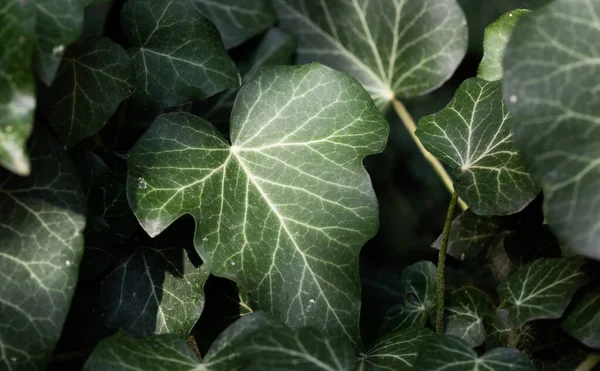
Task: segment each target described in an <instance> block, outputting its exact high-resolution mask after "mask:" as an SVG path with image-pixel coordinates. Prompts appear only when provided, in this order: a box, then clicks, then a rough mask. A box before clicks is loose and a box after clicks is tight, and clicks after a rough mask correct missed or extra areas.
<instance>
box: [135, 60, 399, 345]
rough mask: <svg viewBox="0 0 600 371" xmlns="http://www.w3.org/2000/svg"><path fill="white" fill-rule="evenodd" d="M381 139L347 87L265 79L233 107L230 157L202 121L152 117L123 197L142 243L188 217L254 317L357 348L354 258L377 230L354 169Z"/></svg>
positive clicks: (356, 87)
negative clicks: (263, 315)
mask: <svg viewBox="0 0 600 371" xmlns="http://www.w3.org/2000/svg"><path fill="white" fill-rule="evenodd" d="M387 133H388V127H387V123H386V122H385V120H384V119H383V118H382V117H381V114H380V113H379V111H378V110H377V108H376V107H375V105H374V104H373V102H372V101H371V99H370V97H369V95H368V94H367V92H365V91H364V89H363V88H362V87H361V86H360V84H359V83H358V82H356V80H354V79H353V78H351V77H349V76H347V75H345V74H343V73H341V72H337V71H334V70H331V69H329V68H327V67H324V66H321V65H318V64H310V65H305V66H297V67H265V68H263V69H261V70H260V71H258V72H257V73H255V74H254V75H253V78H252V79H250V81H249V82H248V83H247V84H246V85H245V86H244V87H243V88H242V90H241V91H240V93H239V95H238V97H237V99H236V102H235V106H234V108H233V113H232V123H231V138H232V145H231V146H230V145H229V143H227V142H226V141H225V140H224V139H223V137H222V136H221V134H220V133H219V132H218V131H217V130H216V129H215V128H214V127H213V126H211V125H210V124H209V123H207V122H206V121H204V120H202V119H200V118H199V117H196V116H193V115H190V114H187V113H171V114H165V115H161V116H159V117H158V118H157V119H156V120H155V122H154V123H153V125H152V126H151V128H150V129H149V130H148V131H147V132H146V133H145V134H144V136H143V137H142V138H141V139H140V140H139V141H138V142H137V143H136V145H135V147H134V148H133V149H132V151H131V152H130V153H129V157H128V165H129V179H128V188H127V194H128V198H129V201H130V205H131V207H132V209H133V211H134V213H135V214H136V216H137V218H138V220H139V221H140V224H141V225H142V227H143V228H144V229H145V230H146V231H147V232H148V234H149V235H150V236H156V235H158V234H159V233H160V232H162V231H163V230H164V229H165V228H166V227H167V226H168V225H169V224H171V223H172V222H173V221H174V220H175V219H177V218H179V217H180V216H182V215H184V214H191V215H193V216H194V218H195V220H196V223H197V224H196V235H195V245H196V249H197V250H198V253H199V255H200V256H201V257H202V260H203V261H205V262H206V263H207V264H209V265H210V268H211V272H212V273H213V274H215V275H218V276H222V277H228V278H231V279H234V280H236V281H237V282H238V283H239V284H240V285H241V286H242V287H244V288H245V289H247V290H248V294H249V296H250V299H251V300H252V307H253V309H255V310H266V311H269V312H270V313H272V314H273V315H274V316H275V317H276V318H279V319H281V320H282V321H284V322H286V324H287V325H289V326H291V327H293V328H297V327H300V326H305V325H314V326H316V327H318V328H320V329H322V330H323V331H324V333H325V334H329V335H336V336H345V337H347V338H349V339H352V340H353V341H356V340H357V338H358V312H359V306H360V287H359V282H358V265H357V258H358V252H359V250H360V248H361V247H362V245H363V244H364V242H365V241H367V240H368V239H369V238H371V237H372V236H373V235H374V234H375V232H376V230H377V201H376V198H375V195H374V193H373V189H372V186H371V183H370V180H369V176H368V174H367V172H366V171H365V169H364V167H363V166H362V159H363V157H365V156H367V155H369V154H373V153H376V152H379V151H381V150H382V149H383V147H384V145H385V141H386V138H387Z"/></svg>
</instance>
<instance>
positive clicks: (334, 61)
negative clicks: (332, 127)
mask: <svg viewBox="0 0 600 371" xmlns="http://www.w3.org/2000/svg"><path fill="white" fill-rule="evenodd" d="M274 5H275V8H276V10H277V12H278V14H279V19H280V23H281V27H283V29H284V30H286V31H289V32H291V33H293V34H296V35H297V36H298V45H299V49H298V60H299V62H300V63H306V62H312V61H317V62H321V63H323V64H326V65H329V66H331V67H333V68H335V69H338V70H340V71H344V72H346V73H348V74H350V75H352V76H354V77H355V78H356V79H357V80H358V81H360V82H361V84H363V86H364V87H365V89H367V91H368V92H369V93H370V94H371V96H372V97H373V100H374V101H375V102H376V103H377V105H378V106H379V107H381V108H383V107H385V106H386V105H387V104H388V103H389V102H391V100H392V99H393V98H394V97H400V98H409V97H414V96H418V95H422V94H425V93H427V92H429V91H431V90H434V89H435V88H437V87H439V86H440V85H442V83H443V82H445V81H446V80H447V79H448V78H450V76H451V75H452V73H453V72H454V70H455V69H456V67H457V66H458V64H459V63H460V61H461V60H462V58H463V57H464V55H465V52H466V48H467V25H466V21H465V16H464V14H463V12H462V10H461V9H460V7H459V6H458V4H457V3H456V1H455V0H423V1H410V2H405V1H378V2H374V1H365V0H352V1H346V0H328V1H321V2H316V1H313V2H309V3H307V2H305V1H303V0H276V1H275V2H274Z"/></svg>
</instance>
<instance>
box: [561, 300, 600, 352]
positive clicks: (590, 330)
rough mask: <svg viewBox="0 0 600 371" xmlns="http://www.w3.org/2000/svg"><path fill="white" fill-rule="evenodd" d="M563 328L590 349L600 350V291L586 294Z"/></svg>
mask: <svg viewBox="0 0 600 371" xmlns="http://www.w3.org/2000/svg"><path fill="white" fill-rule="evenodd" d="M562 328H563V329H564V330H565V331H566V332H568V333H569V335H571V336H573V337H574V338H576V339H577V340H579V341H581V342H582V343H583V344H585V345H586V346H588V347H590V348H596V349H600V289H595V290H593V291H590V292H587V293H585V295H584V296H583V298H581V300H579V301H577V305H575V308H573V310H572V311H571V312H570V313H569V315H568V316H567V317H566V318H565V321H564V322H563V325H562Z"/></svg>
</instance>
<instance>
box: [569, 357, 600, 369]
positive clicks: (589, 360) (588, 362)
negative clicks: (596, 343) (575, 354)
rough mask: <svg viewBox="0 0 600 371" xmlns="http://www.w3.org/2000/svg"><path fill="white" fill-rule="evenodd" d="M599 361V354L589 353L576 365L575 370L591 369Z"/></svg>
mask: <svg viewBox="0 0 600 371" xmlns="http://www.w3.org/2000/svg"><path fill="white" fill-rule="evenodd" d="M599 363H600V354H596V353H590V354H588V356H587V357H586V358H585V359H584V360H583V362H581V363H580V364H579V366H577V368H576V369H575V371H591V370H592V369H593V368H594V366H596V365H597V364H599Z"/></svg>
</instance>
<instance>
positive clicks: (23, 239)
mask: <svg viewBox="0 0 600 371" xmlns="http://www.w3.org/2000/svg"><path fill="white" fill-rule="evenodd" d="M30 154H31V165H32V166H31V169H32V170H31V173H32V175H30V176H29V177H25V178H20V177H17V176H15V175H14V174H12V173H8V172H7V171H4V170H2V171H1V174H0V240H1V241H2V244H1V245H0V277H1V281H2V285H0V323H1V324H2V325H0V354H1V356H0V368H1V369H6V370H43V369H45V366H46V362H47V361H48V359H49V358H50V355H51V354H52V351H53V350H54V346H55V345H56V342H57V341H58V337H59V336H60V333H61V330H62V326H63V322H64V320H65V317H66V316H67V312H68V311H69V306H70V304H71V296H72V295H73V292H74V290H75V284H76V282H77V273H78V269H79V261H80V259H81V254H82V252H83V238H82V231H83V228H84V224H85V199H84V196H83V193H82V191H81V188H80V186H79V175H78V173H77V170H76V169H75V167H74V166H73V164H72V163H71V161H70V159H69V158H68V156H67V154H66V152H65V151H64V150H63V148H62V146H61V145H59V144H58V143H56V142H55V141H54V140H53V139H52V136H51V134H50V133H49V132H48V131H45V130H43V131H40V132H37V133H35V134H34V136H33V138H32V144H31V147H30Z"/></svg>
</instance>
